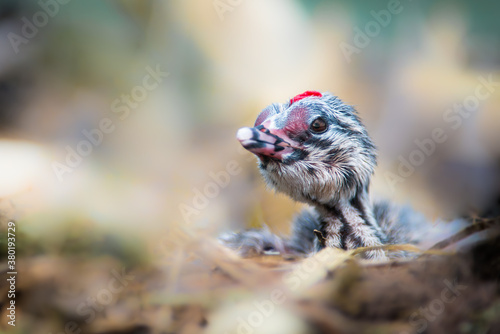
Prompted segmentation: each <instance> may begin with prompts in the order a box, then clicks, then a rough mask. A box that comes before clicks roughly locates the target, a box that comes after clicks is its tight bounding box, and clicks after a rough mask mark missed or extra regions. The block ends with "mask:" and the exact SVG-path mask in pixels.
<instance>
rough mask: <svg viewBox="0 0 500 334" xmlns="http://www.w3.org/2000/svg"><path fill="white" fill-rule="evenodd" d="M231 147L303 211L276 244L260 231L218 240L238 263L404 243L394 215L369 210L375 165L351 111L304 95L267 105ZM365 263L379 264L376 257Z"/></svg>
mask: <svg viewBox="0 0 500 334" xmlns="http://www.w3.org/2000/svg"><path fill="white" fill-rule="evenodd" d="M237 139H238V140H239V141H240V143H241V144H242V145H243V147H244V148H245V149H247V150H248V151H250V152H251V153H253V154H255V155H256V156H257V157H258V165H259V170H260V172H261V174H262V175H263V177H264V179H265V181H266V182H267V184H268V185H269V186H270V187H271V188H273V189H275V190H276V191H278V192H281V193H284V194H287V195H288V196H290V197H291V198H292V199H294V200H296V201H299V202H304V203H307V204H309V205H310V206H311V207H312V209H306V210H305V211H304V212H302V213H301V214H300V215H299V216H298V217H297V218H296V219H295V220H294V222H293V226H292V235H291V236H290V237H289V238H281V237H278V236H276V235H274V234H272V233H270V232H269V231H268V230H267V229H263V230H250V231H246V232H242V233H229V234H226V235H223V236H222V237H221V240H222V242H223V243H224V244H226V245H227V246H229V247H231V248H233V249H236V250H238V251H239V252H240V253H241V254H242V255H250V254H262V253H264V252H265V251H266V250H268V251H279V252H281V253H309V252H314V251H318V250H320V249H322V248H324V247H334V248H342V249H346V250H349V249H355V248H358V247H369V246H380V245H384V244H386V243H400V242H407V241H409V240H410V239H411V237H410V236H409V233H407V228H406V227H405V226H402V224H400V223H399V225H398V224H397V223H398V222H397V220H398V218H399V216H400V215H401V214H400V213H399V211H398V210H397V209H396V210H394V209H393V207H392V206H390V205H387V204H383V203H381V204H376V205H375V206H374V205H372V203H371V201H370V198H369V185H370V179H371V176H372V174H373V172H374V168H375V166H376V164H377V161H376V160H377V159H376V157H377V154H376V149H375V145H374V144H373V142H372V140H371V138H370V137H369V135H368V133H367V131H366V129H365V127H364V126H363V124H362V123H361V121H360V119H359V117H358V115H357V113H356V111H355V109H354V108H353V107H352V106H349V105H346V104H344V103H343V102H342V101H341V100H340V99H339V98H338V97H336V96H334V95H332V94H330V93H320V92H316V91H308V92H305V93H303V94H300V95H297V96H296V97H294V98H292V99H291V100H290V101H288V102H286V103H283V104H280V103H275V104H272V105H270V106H268V107H267V108H265V109H264V110H263V111H262V112H261V113H260V114H259V116H258V117H257V120H256V122H255V124H254V127H251V128H250V127H245V128H242V129H240V130H239V131H238V133H237ZM366 257H367V258H374V259H384V258H385V254H384V252H383V251H382V250H373V251H369V252H367V253H366Z"/></svg>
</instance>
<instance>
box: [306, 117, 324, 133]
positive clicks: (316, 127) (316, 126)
mask: <svg viewBox="0 0 500 334" xmlns="http://www.w3.org/2000/svg"><path fill="white" fill-rule="evenodd" d="M326 127H327V126H326V121H325V120H324V119H323V118H321V117H320V118H316V119H315V120H314V121H313V122H312V123H311V127H310V128H311V131H312V132H315V133H321V132H324V131H325V130H326Z"/></svg>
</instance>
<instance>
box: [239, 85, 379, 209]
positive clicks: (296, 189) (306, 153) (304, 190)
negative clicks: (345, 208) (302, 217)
mask: <svg viewBox="0 0 500 334" xmlns="http://www.w3.org/2000/svg"><path fill="white" fill-rule="evenodd" d="M237 139H238V140H239V141H240V143H241V144H242V145H243V147H244V148H245V149H247V150H248V151H250V152H252V153H253V154H255V155H256V156H257V157H258V158H259V169H260V171H261V173H262V175H263V176H264V178H265V180H266V182H267V183H268V184H269V185H270V186H271V187H272V188H274V189H276V190H277V191H279V192H282V193H285V194H287V195H289V196H290V197H292V198H293V199H295V200H297V201H301V202H306V203H313V204H318V203H320V204H328V203H331V202H332V201H338V200H340V199H342V198H347V199H350V198H352V197H353V196H354V195H355V194H356V192H357V190H358V189H360V188H363V187H367V186H368V184H369V182H370V178H371V175H372V174H373V170H374V167H375V165H376V151H375V147H374V145H373V143H372V141H371V139H370V137H369V136H368V134H367V132H366V129H365V127H364V126H363V124H362V123H361V121H360V120H359V118H358V116H357V114H356V111H355V110H354V108H353V107H351V106H349V105H346V104H344V103H343V102H342V101H341V100H340V99H339V98H338V97H336V96H333V95H332V94H330V93H320V92H316V91H307V92H305V93H303V94H300V95H297V96H295V97H294V98H292V99H291V100H290V101H288V102H286V103H282V104H281V103H275V104H271V105H270V106H268V107H267V108H265V109H264V110H263V111H262V112H261V113H260V114H259V116H258V117H257V120H256V121H255V124H254V127H244V128H241V129H240V130H239V131H238V133H237Z"/></svg>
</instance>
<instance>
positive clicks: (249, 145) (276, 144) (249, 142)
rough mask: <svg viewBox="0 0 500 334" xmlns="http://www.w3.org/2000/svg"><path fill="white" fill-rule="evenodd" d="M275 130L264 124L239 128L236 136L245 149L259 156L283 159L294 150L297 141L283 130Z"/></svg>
mask: <svg viewBox="0 0 500 334" xmlns="http://www.w3.org/2000/svg"><path fill="white" fill-rule="evenodd" d="M273 132H274V133H273ZM273 132H271V131H270V130H269V129H266V128H265V127H264V126H262V125H259V126H257V127H255V128H248V127H245V128H241V129H239V130H238V133H237V134H236V138H237V139H238V140H239V141H240V143H241V145H242V146H243V147H244V148H245V149H247V150H248V151H250V152H252V153H253V154H255V155H257V156H258V157H262V156H267V157H270V158H274V159H279V160H282V159H283V156H284V155H286V154H289V153H292V152H294V150H295V148H296V145H295V144H296V143H294V142H293V141H292V140H290V138H288V136H286V135H285V134H284V133H281V132H283V131H282V130H274V131H273Z"/></svg>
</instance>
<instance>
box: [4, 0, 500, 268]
mask: <svg viewBox="0 0 500 334" xmlns="http://www.w3.org/2000/svg"><path fill="white" fill-rule="evenodd" d="M499 11H500V3H498V2H495V1H486V0H485V1H475V2H470V1H465V0H462V1H456V0H454V1H424V0H419V1H410V0H402V1H400V2H399V1H385V0H384V1H379V0H376V1H370V2H367V1H327V0H314V1H306V0H302V1H299V0H295V1H285V0H276V1H264V0H252V1H245V0H241V1H227V0H209V1H207V0H205V1H201V0H193V1H146V0H144V1H128V0H123V1H94V0H87V1H62V0H60V2H58V1H56V0H53V1H50V0H45V1H44V0H42V1H40V2H38V1H17V0H2V2H1V4H0V214H1V218H0V219H1V220H2V229H4V228H5V227H6V222H7V221H9V220H15V221H16V222H17V226H18V232H20V234H19V236H18V252H20V253H21V254H23V255H25V256H38V255H40V254H55V255H56V256H67V255H68V254H76V255H78V256H88V255H95V256H103V255H106V254H107V255H109V254H111V255H113V256H118V257H120V258H122V259H124V261H129V262H132V263H135V262H134V261H136V262H137V261H157V260H158V261H162V260H164V257H165V256H166V255H165V250H168V249H170V248H169V247H171V246H172V239H174V240H175V239H176V238H177V237H176V236H175V234H174V233H173V232H172V231H173V230H174V229H175V228H176V227H182V228H186V227H188V229H192V230H197V231H201V232H202V233H204V234H206V235H209V236H216V235H217V234H218V233H219V232H220V231H225V230H238V229H243V228H248V227H258V226H261V225H262V224H264V223H265V224H267V225H268V226H270V227H271V229H272V230H274V231H276V232H279V233H287V232H288V228H289V221H290V220H291V218H292V216H293V215H294V213H296V212H297V211H298V210H299V209H300V207H301V205H300V204H296V203H293V202H292V201H291V200H289V199H288V198H286V197H284V196H282V195H277V194H274V193H272V192H270V191H268V190H267V189H266V187H265V185H264V182H263V181H262V180H261V178H260V176H259V174H258V170H257V168H256V161H255V159H254V157H253V156H252V155H251V154H250V153H247V152H244V151H243V150H241V149H240V147H239V146H240V145H239V143H238V142H237V140H236V139H235V133H236V131H237V129H238V128H240V127H242V126H248V125H251V124H253V122H254V120H255V118H256V117H257V115H258V113H259V112H260V111H261V110H262V109H263V108H264V107H266V106H267V105H269V104H271V103H273V102H281V103H282V102H285V101H287V99H289V98H291V97H293V96H295V95H297V94H299V93H302V92H303V91H305V90H319V91H330V92H332V93H334V94H335V95H338V96H339V97H341V99H343V100H344V101H345V102H346V103H348V104H352V105H355V106H356V108H357V110H358V111H359V113H360V115H361V117H362V118H363V120H364V122H365V124H366V125H367V127H368V130H369V133H370V134H371V135H372V137H373V138H374V140H375V142H376V144H377V146H378V149H379V154H380V155H379V167H378V169H377V171H376V175H375V177H374V181H373V184H372V194H373V197H374V198H389V199H391V200H393V201H395V202H397V203H402V204H410V205H412V206H413V207H414V208H416V209H417V210H419V211H421V212H423V213H424V214H425V215H426V216H427V217H428V218H429V219H431V220H439V219H442V220H446V219H453V218H455V217H459V216H471V215H472V216H482V217H484V216H491V215H497V213H498V205H499V200H500V180H499V175H500V174H499V169H500V112H499V107H500V21H499V20H498V17H497V16H498V13H499ZM387 14H388V15H387ZM488 82H489V84H488ZM478 87H480V88H478ZM478 90H479V92H480V93H479V95H478ZM464 103H465V104H466V106H465V107H464V106H463V104H464ZM103 124H104V125H103ZM96 129H98V130H96ZM103 129H104V130H106V131H107V133H106V132H105V131H104V130H103ZM436 129H441V130H442V132H443V133H444V134H445V136H446V138H447V139H446V140H445V141H444V142H442V143H435V149H433V150H432V151H433V152H432V154H430V155H425V158H424V159H422V163H421V164H420V160H419V159H418V157H417V156H420V154H419V153H414V152H415V150H417V151H418V150H422V149H421V148H419V146H418V145H417V144H416V141H419V142H422V141H426V140H427V141H426V142H428V140H430V138H432V133H433V131H435V130H436ZM89 138H93V140H94V143H92V142H91V140H90V139H89ZM83 142H86V143H87V144H85V143H83ZM96 143H97V144H96ZM430 145H431V144H430ZM431 146H433V145H431ZM71 152H73V153H71ZM75 152H76V154H75ZM424 154H425V152H424ZM402 159H403V160H409V159H414V160H416V161H419V163H418V166H414V170H412V171H411V172H410V173H408V174H410V175H407V176H405V177H403V178H396V180H397V181H396V182H395V181H394V180H395V179H394V176H397V175H399V176H400V174H398V173H400V172H399V171H398V170H400V169H401V168H402V167H401V164H402V162H401V161H402ZM228 164H230V167H228ZM228 169H231V170H232V171H233V173H232V174H229V173H228V172H227V171H228ZM403 169H404V168H403ZM214 175H219V178H218V179H217V177H216V176H214ZM221 175H223V176H221ZM224 175H229V178H226V177H225V176H224ZM214 178H216V179H217V180H218V181H219V183H216V182H215V181H214ZM226 181H227V182H226ZM2 242H3V240H2ZM158 245H161V247H159V248H158ZM4 254H6V253H5V252H4ZM2 256H3V255H2Z"/></svg>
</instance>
